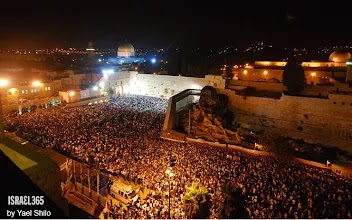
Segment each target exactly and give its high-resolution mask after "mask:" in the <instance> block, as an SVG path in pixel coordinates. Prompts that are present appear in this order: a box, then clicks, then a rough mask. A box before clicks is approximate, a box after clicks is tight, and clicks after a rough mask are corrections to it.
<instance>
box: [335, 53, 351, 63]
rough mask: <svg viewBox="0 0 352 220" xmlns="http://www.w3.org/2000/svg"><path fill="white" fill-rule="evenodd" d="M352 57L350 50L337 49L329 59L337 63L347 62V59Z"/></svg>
mask: <svg viewBox="0 0 352 220" xmlns="http://www.w3.org/2000/svg"><path fill="white" fill-rule="evenodd" d="M351 58H352V56H351V53H350V52H347V51H346V52H344V51H341V50H336V51H334V52H333V53H332V54H331V55H330V56H329V61H331V62H335V63H346V61H348V60H350V59H351Z"/></svg>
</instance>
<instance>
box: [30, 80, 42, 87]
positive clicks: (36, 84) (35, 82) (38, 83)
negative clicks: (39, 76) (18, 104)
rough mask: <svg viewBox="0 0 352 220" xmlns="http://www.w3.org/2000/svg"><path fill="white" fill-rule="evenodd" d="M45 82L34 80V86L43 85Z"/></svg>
mask: <svg viewBox="0 0 352 220" xmlns="http://www.w3.org/2000/svg"><path fill="white" fill-rule="evenodd" d="M42 85H43V83H41V82H39V81H34V82H32V86H42Z"/></svg>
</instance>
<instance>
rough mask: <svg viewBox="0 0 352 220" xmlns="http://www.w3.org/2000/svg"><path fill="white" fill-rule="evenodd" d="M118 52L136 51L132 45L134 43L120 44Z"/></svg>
mask: <svg viewBox="0 0 352 220" xmlns="http://www.w3.org/2000/svg"><path fill="white" fill-rule="evenodd" d="M117 51H118V52H132V53H133V52H134V47H133V46H132V44H128V43H125V44H121V45H120V46H119V48H118V49H117Z"/></svg>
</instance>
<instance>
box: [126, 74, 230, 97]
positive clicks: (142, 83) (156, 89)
mask: <svg viewBox="0 0 352 220" xmlns="http://www.w3.org/2000/svg"><path fill="white" fill-rule="evenodd" d="M206 85H211V86H213V87H215V88H225V80H224V79H222V77H221V76H211V75H207V76H206V77H205V78H196V77H184V76H169V75H153V74H138V73H132V74H131V81H130V89H131V91H130V92H131V93H133V94H139V95H148V96H153V97H160V98H170V97H171V96H173V95H175V94H177V93H179V92H181V91H184V90H186V89H201V88H203V87H204V86H206Z"/></svg>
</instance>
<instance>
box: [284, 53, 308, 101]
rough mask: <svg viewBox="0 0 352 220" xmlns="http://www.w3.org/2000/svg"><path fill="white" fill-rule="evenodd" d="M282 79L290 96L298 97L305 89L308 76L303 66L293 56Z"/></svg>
mask: <svg viewBox="0 0 352 220" xmlns="http://www.w3.org/2000/svg"><path fill="white" fill-rule="evenodd" d="M282 78H283V79H282V81H283V83H284V85H285V86H286V87H287V90H288V93H289V94H293V95H297V94H299V93H300V92H301V91H302V90H303V89H304V85H305V84H306V76H305V74H304V70H303V68H302V66H301V65H300V64H299V63H298V61H297V60H296V59H295V57H294V56H291V57H290V58H289V60H288V61H287V63H286V65H285V68H284V72H283V75H282Z"/></svg>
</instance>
